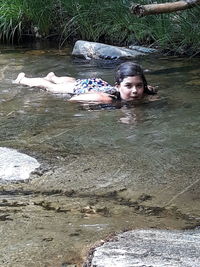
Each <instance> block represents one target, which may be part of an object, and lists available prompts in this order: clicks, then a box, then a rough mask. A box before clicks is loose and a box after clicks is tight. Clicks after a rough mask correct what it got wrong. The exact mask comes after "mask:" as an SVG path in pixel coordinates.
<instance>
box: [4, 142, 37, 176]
mask: <svg viewBox="0 0 200 267" xmlns="http://www.w3.org/2000/svg"><path fill="white" fill-rule="evenodd" d="M39 166H40V164H39V162H38V161H37V160H36V159H34V158H32V157H30V156H28V155H26V154H23V153H20V152H18V151H17V150H14V149H10V148H6V147H0V179H2V180H6V181H14V180H26V179H28V178H29V176H30V173H31V172H32V171H34V170H35V169H36V168H38V167H39Z"/></svg>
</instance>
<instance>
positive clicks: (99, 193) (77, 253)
mask: <svg viewBox="0 0 200 267" xmlns="http://www.w3.org/2000/svg"><path fill="white" fill-rule="evenodd" d="M122 157H123V155H120V153H118V154H117V155H116V154H112V153H110V154H109V153H107V154H102V153H100V152H98V151H96V152H91V154H89V153H87V155H84V154H81V155H80V154H76V155H75V154H74V155H73V156H70V157H69V156H67V155H59V156H58V155H57V156H56V153H55V154H54V157H52V158H51V159H50V160H48V161H47V160H43V163H42V167H41V168H40V169H39V170H38V171H36V172H35V173H33V174H32V176H31V178H32V179H30V180H29V181H28V182H24V183H21V182H19V183H12V184H6V183H5V184H2V185H1V186H0V229H1V242H0V251H1V257H0V266H2V267H4V266H6V267H8V266H12V267H13V266H14V267H25V266H29V267H31V266H34V267H35V266H37V267H39V266H52V267H57V266H58V267H59V266H62V267H65V266H82V265H83V263H84V261H85V260H86V258H87V253H88V251H89V249H90V248H91V247H93V246H95V245H97V244H99V242H102V240H105V239H106V238H108V237H109V236H112V235H113V234H115V233H119V232H121V231H126V230H128V229H149V228H156V229H190V228H194V227H196V226H197V225H199V222H200V220H199V218H198V214H199V205H198V200H199V192H197V191H198V186H197V184H196V185H195V186H194V187H192V186H191V187H189V188H188V190H185V191H184V192H182V193H181V191H180V184H181V183H182V181H181V180H180V181H179V182H178V181H177V180H176V181H174V182H173V181H171V180H170V181H168V182H166V183H165V184H164V185H158V186H155V184H153V183H151V180H152V178H151V177H149V183H148V184H146V181H143V182H142V180H141V179H142V178H141V177H140V178H139V177H137V179H136V178H135V177H134V181H133V179H132V180H131V176H130V173H127V172H126V169H128V168H126V167H128V166H126V164H129V163H128V162H127V163H124V165H123V168H122V167H118V168H116V166H120V162H121V160H122ZM41 161H42V159H41ZM80 162H81V164H80ZM52 166H54V167H52Z"/></svg>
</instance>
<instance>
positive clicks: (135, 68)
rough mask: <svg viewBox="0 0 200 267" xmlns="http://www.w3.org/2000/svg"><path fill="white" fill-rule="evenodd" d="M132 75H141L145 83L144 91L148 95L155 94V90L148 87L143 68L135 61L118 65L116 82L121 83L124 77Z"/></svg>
mask: <svg viewBox="0 0 200 267" xmlns="http://www.w3.org/2000/svg"><path fill="white" fill-rule="evenodd" d="M130 76H140V77H141V79H142V81H143V84H144V93H145V94H148V95H152V94H155V92H153V91H151V90H149V89H148V86H147V80H146V78H145V76H144V71H143V69H142V68H141V67H140V65H138V64H136V63H134V62H124V63H122V64H120V65H119V66H118V68H117V70H116V74H115V82H116V83H117V84H118V85H119V84H120V83H121V82H122V81H123V80H124V78H126V77H130Z"/></svg>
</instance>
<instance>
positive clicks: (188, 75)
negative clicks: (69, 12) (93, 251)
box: [0, 47, 200, 266]
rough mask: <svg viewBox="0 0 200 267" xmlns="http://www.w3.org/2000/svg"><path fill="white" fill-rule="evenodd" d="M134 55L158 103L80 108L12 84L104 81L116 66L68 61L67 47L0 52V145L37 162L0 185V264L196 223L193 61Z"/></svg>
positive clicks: (69, 254) (56, 260)
mask: <svg viewBox="0 0 200 267" xmlns="http://www.w3.org/2000/svg"><path fill="white" fill-rule="evenodd" d="M135 61H136V62H137V63H139V64H141V65H142V66H143V68H144V69H145V70H146V76H147V80H148V81H149V83H150V84H152V85H158V86H159V100H157V101H153V102H148V101H146V102H145V103H142V104H141V103H140V104H138V103H135V104H133V105H128V106H127V105H124V106H122V107H121V108H119V107H117V108H116V107H107V106H93V105H80V104H77V103H70V102H68V101H67V99H68V96H67V95H65V96H63V95H53V94H51V93H48V92H45V91H44V90H41V89H39V88H29V87H25V86H22V85H13V84H12V80H13V79H15V78H16V77H17V74H18V73H19V72H22V71H23V72H25V73H26V75H27V76H28V77H37V76H40V77H41V76H45V75H46V74H47V73H48V72H50V71H54V72H55V73H56V74H57V75H59V76H60V75H70V76H74V77H77V78H87V77H101V78H103V79H105V80H106V81H108V82H110V83H112V84H113V83H114V78H113V77H114V70H115V67H116V64H117V63H115V62H103V61H102V62H93V61H91V62H89V61H81V60H75V59H72V58H71V56H70V48H68V49H66V50H62V51H58V50H56V49H52V48H49V49H45V50H38V49H36V50H31V49H30V48H22V49H21V48H20V49H19V48H18V49H15V50H14V49H13V48H5V47H4V48H2V49H1V54H0V65H1V72H0V79H1V88H0V146H2V147H9V148H16V149H18V150H19V151H21V152H25V153H27V154H28V155H32V156H34V157H35V158H37V160H38V161H39V162H40V163H41V164H42V165H43V169H41V170H40V171H38V172H37V173H35V174H33V175H32V179H31V180H30V181H29V182H26V183H24V184H23V183H17V184H7V185H5V184H2V186H1V192H0V195H1V197H0V200H1V201H2V202H1V203H2V204H1V207H0V208H1V212H2V214H4V217H0V218H4V219H5V220H3V219H1V220H0V224H1V229H2V233H4V234H3V235H4V240H5V241H4V243H2V245H1V252H2V253H3V254H4V255H5V256H4V257H3V258H2V259H1V264H0V265H1V266H9V264H10V266H36V265H37V266H62V265H61V264H66V263H71V264H72V263H73V264H77V263H80V262H82V261H83V258H82V257H83V256H84V255H85V253H86V252H87V250H88V248H89V247H90V246H91V245H93V244H94V243H95V242H96V241H98V240H100V239H102V238H104V237H105V236H106V235H107V234H110V233H112V232H114V231H122V230H124V229H127V228H130V229H133V228H149V227H154V228H160V229H172V228H173V229H185V228H190V227H195V226H196V225H198V224H199V183H200V182H199V171H200V169H199V166H200V165H199V146H200V140H199V113H200V108H199V85H200V80H199V77H200V76H199V75H200V65H199V59H187V58H183V59H180V58H175V57H174V58H165V57H163V58H154V57H152V56H151V57H147V58H146V57H145V58H144V57H143V58H139V59H137V60H135ZM22 226H23V227H22ZM23 232H24V233H25V234H24V233H23ZM13 236H14V238H13ZM22 236H23V238H22ZM27 244H28V247H27ZM41 247H42V249H41ZM47 250H48V252H46V251H47ZM31 251H32V252H33V253H31ZM19 252H20V253H21V254H20V255H21V256H19V257H18V258H17V256H16V255H19ZM44 252H45V253H44ZM38 263H40V265H38ZM6 264H7V265H6ZM31 264H32V265H31ZM63 266H64V265H63Z"/></svg>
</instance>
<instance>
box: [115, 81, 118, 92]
mask: <svg viewBox="0 0 200 267" xmlns="http://www.w3.org/2000/svg"><path fill="white" fill-rule="evenodd" d="M115 88H116V89H117V91H119V84H118V83H117V82H116V83H115Z"/></svg>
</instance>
